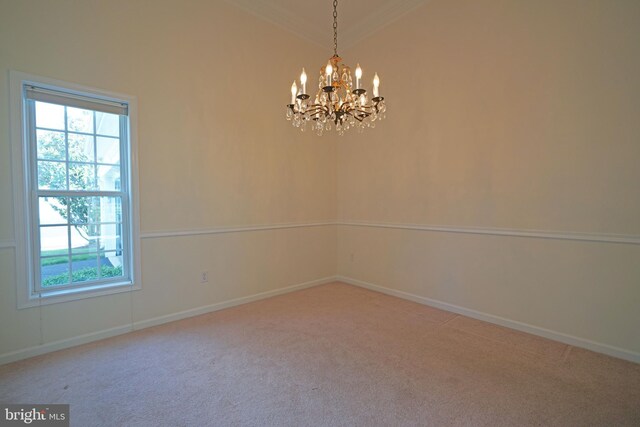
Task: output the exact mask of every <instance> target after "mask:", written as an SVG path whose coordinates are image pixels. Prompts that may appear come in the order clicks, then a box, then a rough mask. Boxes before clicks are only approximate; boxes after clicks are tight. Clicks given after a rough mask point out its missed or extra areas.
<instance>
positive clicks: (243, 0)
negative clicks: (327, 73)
mask: <svg viewBox="0 0 640 427" xmlns="http://www.w3.org/2000/svg"><path fill="white" fill-rule="evenodd" d="M226 2H227V3H230V4H232V5H234V6H237V7H238V8H240V9H242V10H244V11H245V12H248V13H250V14H251V15H253V16H256V17H258V18H261V19H263V20H265V21H267V22H270V23H271V24H273V25H275V26H277V27H280V28H282V29H284V30H287V31H289V32H291V33H294V34H295V35H296V36H298V37H301V38H303V39H304V40H306V41H308V42H311V43H313V44H315V45H318V46H320V47H326V46H325V45H324V44H323V41H324V39H325V36H326V34H325V33H326V31H321V30H320V29H319V28H314V27H313V26H311V25H307V24H306V23H305V22H303V20H302V19H301V18H300V17H298V15H296V14H295V13H293V12H291V11H290V10H289V9H286V8H283V7H282V6H279V5H277V4H275V3H273V2H270V1H268V0H226ZM327 28H329V27H327Z"/></svg>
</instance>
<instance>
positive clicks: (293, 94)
mask: <svg viewBox="0 0 640 427" xmlns="http://www.w3.org/2000/svg"><path fill="white" fill-rule="evenodd" d="M297 93H298V85H296V81H295V80H294V81H293V84H292V85H291V103H292V104H295V103H296V94H297Z"/></svg>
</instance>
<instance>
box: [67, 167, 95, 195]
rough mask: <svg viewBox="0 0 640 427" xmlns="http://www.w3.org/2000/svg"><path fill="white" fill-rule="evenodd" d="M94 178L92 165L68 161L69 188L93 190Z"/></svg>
mask: <svg viewBox="0 0 640 427" xmlns="http://www.w3.org/2000/svg"><path fill="white" fill-rule="evenodd" d="M95 189H96V178H95V168H94V166H93V165H86V164H82V163H69V190H95Z"/></svg>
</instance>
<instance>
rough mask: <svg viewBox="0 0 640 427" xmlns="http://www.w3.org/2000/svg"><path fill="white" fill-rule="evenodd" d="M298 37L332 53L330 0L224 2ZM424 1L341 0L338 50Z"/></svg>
mask: <svg viewBox="0 0 640 427" xmlns="http://www.w3.org/2000/svg"><path fill="white" fill-rule="evenodd" d="M227 1H228V2H229V3H232V4H235V5H236V6H238V7H240V8H242V9H244V10H245V11H247V12H249V13H252V14H253V15H256V16H258V17H260V18H263V19H266V20H267V21H270V22H271V23H273V24H276V25H278V26H279V27H282V28H284V29H286V30H289V31H291V32H293V33H294V34H296V35H298V36H299V37H302V38H305V39H307V40H308V41H311V42H313V43H316V44H318V45H320V46H322V47H326V48H327V49H330V50H333V2H332V1H331V0H227ZM427 1H428V0H341V1H340V2H339V4H338V47H339V50H342V49H344V48H347V47H349V46H351V45H353V44H354V43H356V42H358V41H360V40H362V39H363V38H365V37H367V36H369V35H371V34H373V33H374V32H376V31H378V30H380V29H381V28H383V27H385V26H386V25H388V24H390V23H391V22H393V21H395V20H396V19H398V18H399V17H400V16H402V15H404V14H406V13H408V12H410V11H411V10H413V9H414V8H416V7H418V6H419V5H421V4H423V3H426V2H427Z"/></svg>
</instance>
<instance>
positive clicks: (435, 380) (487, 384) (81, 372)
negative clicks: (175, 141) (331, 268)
mask: <svg viewBox="0 0 640 427" xmlns="http://www.w3.org/2000/svg"><path fill="white" fill-rule="evenodd" d="M0 401H1V402H5V403H70V404H71V425H72V426H81V427H84V426H102V425H105V426H206V425H212V426H228V425H231V426H276V425H277V426H325V425H326V426H351V425H354V426H404V425H407V426H413V425H421V426H424V425H428V426H444V425H447V426H448V425H454V426H457V425H465V426H466V425H470V426H525V425H536V426H538V425H556V426H623V425H629V426H631V425H635V426H638V425H640V365H638V364H633V363H630V362H625V361H622V360H618V359H614V358H611V357H607V356H602V355H599V354H596V353H592V352H589V351H586V350H581V349H579V348H574V347H569V346H567V345H564V344H561V343H557V342H554V341H549V340H546V339H543V338H539V337H535V336H532V335H527V334H523V333H520V332H516V331H513V330H510V329H506V328H501V327H498V326H493V325H490V324H487V323H484V322H479V321H476V320H472V319H469V318H466V317H462V316H457V315H455V314H452V313H448V312H445V311H440V310H436V309H433V308H430V307H426V306H422V305H419V304H414V303H411V302H407V301H404V300H401V299H397V298H393V297H390V296H387V295H383V294H379V293H376V292H371V291H367V290H364V289H360V288H357V287H353V286H349V285H345V284H340V283H334V284H330V285H324V286H318V287H315V288H310V289H307V290H303V291H299V292H294V293H290V294H287V295H283V296H278V297H275V298H271V299H267V300H263V301H259V302H255V303H251V304H246V305H242V306H238V307H235V308H230V309H227V310H223V311H218V312H215V313H210V314H207V315H203V316H198V317H194V318H191V319H187V320H183V321H179V322H174V323H170V324H166V325H162V326H158V327H154V328H149V329H145V330H142V331H138V332H134V333H130V334H126V335H122V336H119V337H115V338H111V339H107V340H103V341H99V342H96V343H92V344H87V345H83V346H80V347H75V348H72V349H68V350H63V351H59V352H55V353H50V354H47V355H44V356H40V357H36V358H32V359H29V360H25V361H21V362H16V363H12V364H9V365H4V366H1V367H0Z"/></svg>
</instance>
